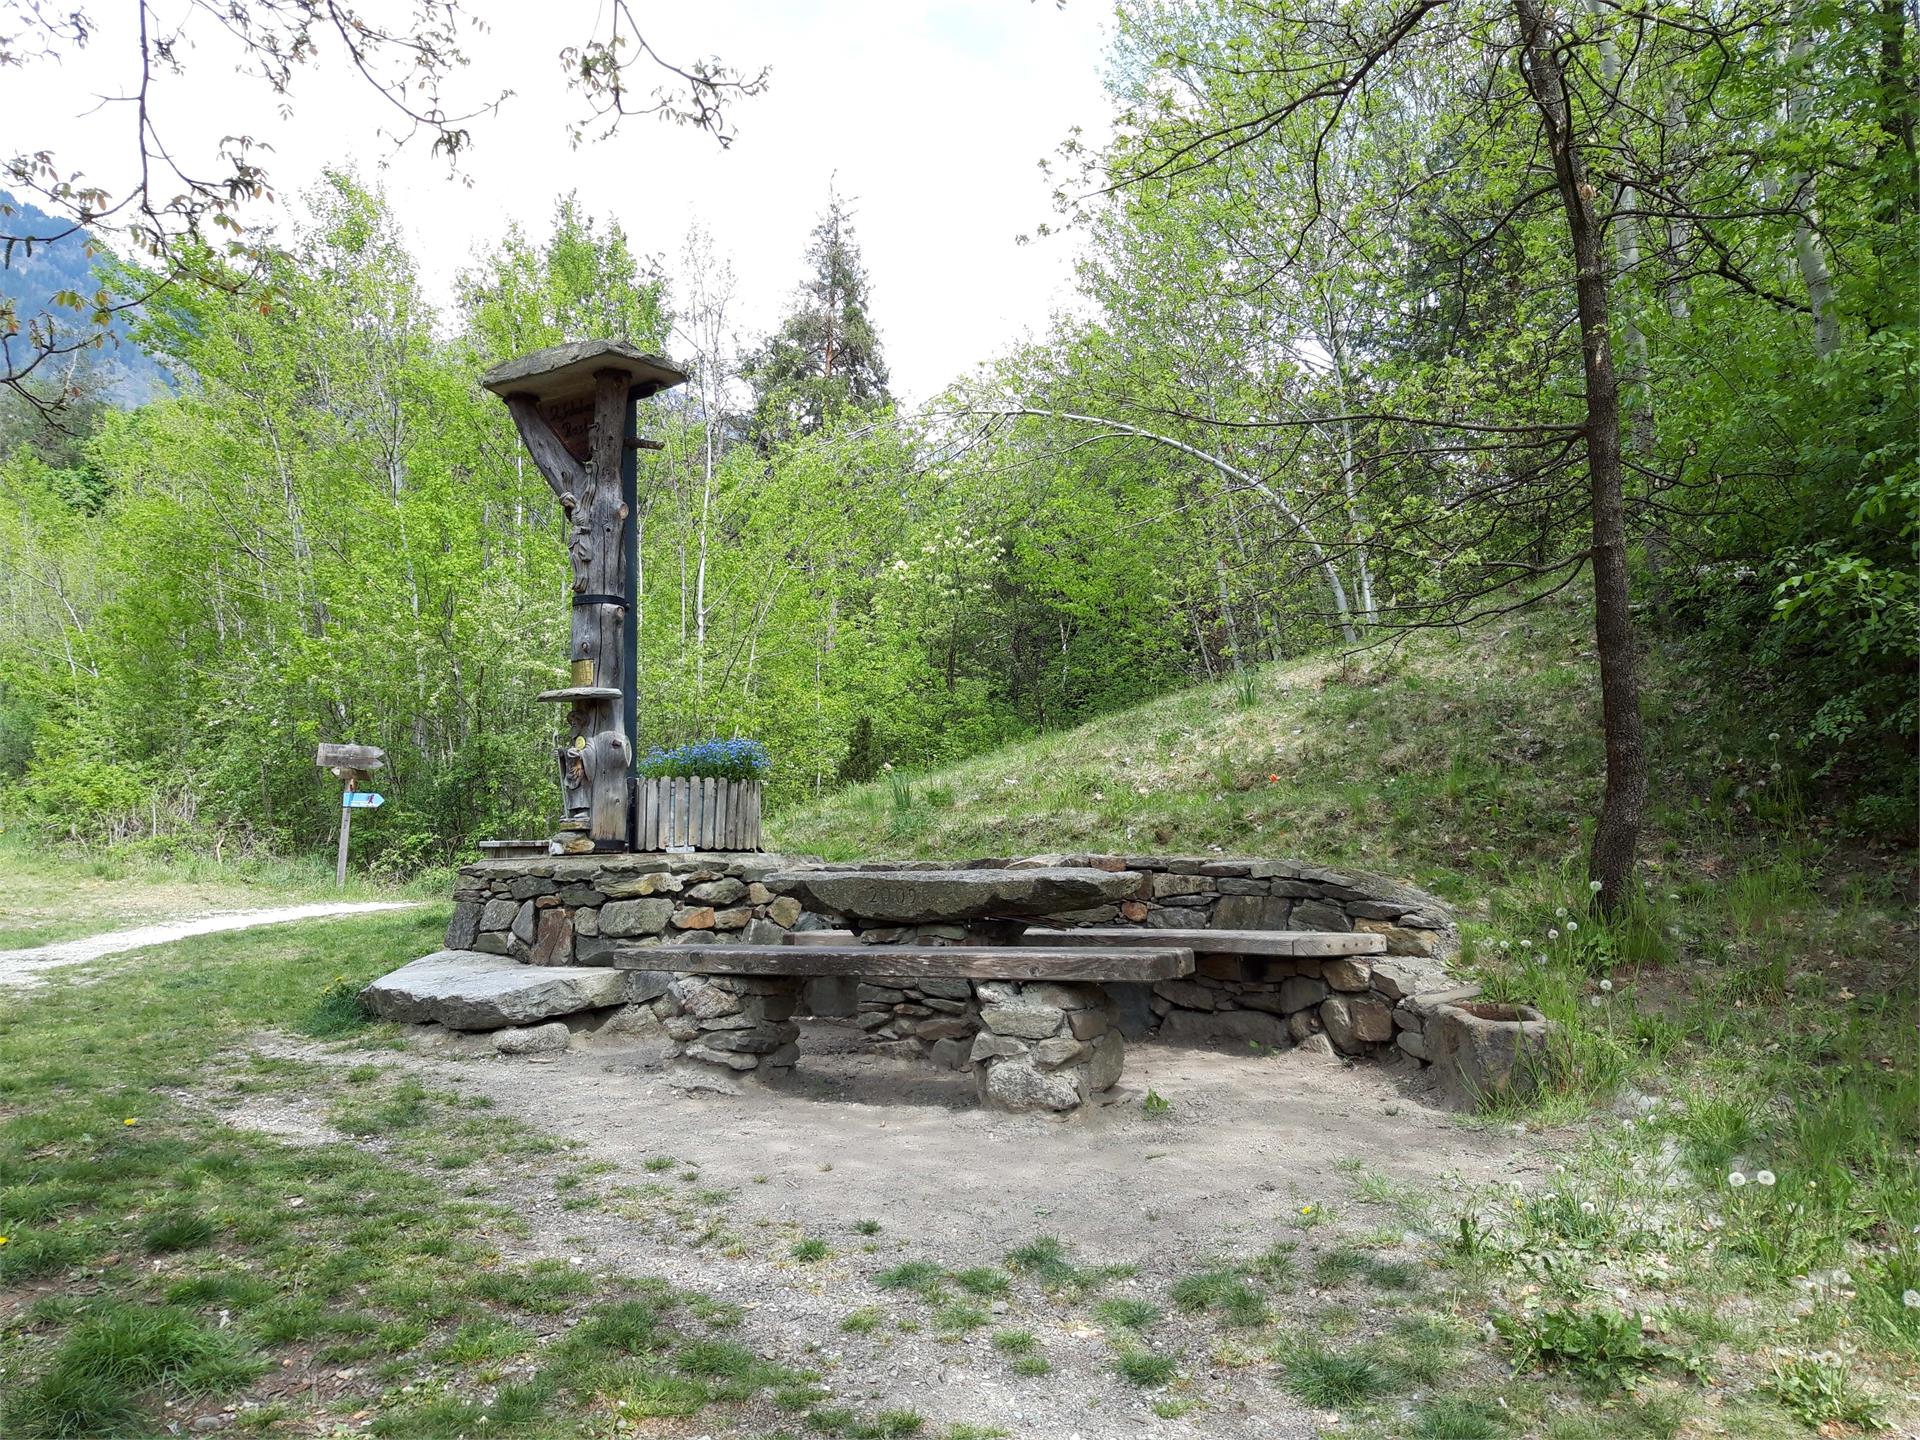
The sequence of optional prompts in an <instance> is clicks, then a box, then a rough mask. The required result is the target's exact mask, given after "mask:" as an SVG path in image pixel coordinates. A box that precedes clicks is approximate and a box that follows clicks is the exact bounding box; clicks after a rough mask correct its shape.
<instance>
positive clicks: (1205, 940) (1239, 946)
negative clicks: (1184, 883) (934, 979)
mask: <svg viewBox="0 0 1920 1440" xmlns="http://www.w3.org/2000/svg"><path fill="white" fill-rule="evenodd" d="M1019 943H1020V944H1021V945H1032V946H1036V947H1047V948H1050V949H1059V948H1062V947H1077V946H1083V945H1084V946H1087V947H1089V948H1091V949H1095V950H1114V949H1123V948H1128V947H1138V948H1139V949H1141V950H1143V951H1145V950H1158V949H1162V948H1164V947H1166V946H1170V945H1171V946H1177V947H1179V948H1181V949H1184V950H1190V951H1192V952H1193V953H1194V954H1196V955H1266V956H1274V957H1290V958H1296V959H1309V958H1312V959H1333V958H1338V957H1341V956H1346V955H1384V954H1386V953H1387V937H1386V936H1384V935H1374V934H1370V933H1369V932H1367V931H1365V930H1353V931H1334V930H1148V929H1144V928H1142V927H1139V926H1118V925H1115V926H1089V927H1088V928H1086V929H1084V930H1047V929H1039V928H1035V929H1029V930H1028V931H1027V932H1026V933H1025V934H1023V935H1022V936H1021V937H1020V942H1019ZM1157 978H1165V977H1157Z"/></svg>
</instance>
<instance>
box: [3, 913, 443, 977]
mask: <svg viewBox="0 0 1920 1440" xmlns="http://www.w3.org/2000/svg"><path fill="white" fill-rule="evenodd" d="M418 903H419V902H418V901H412V900H362V901H357V902H354V903H351V904H345V903H336V904H328V905H287V906H283V907H281V908H280V909H277V910H229V911H225V912H223V913H220V914H214V915H196V916H192V917H190V918H188V919H185V920H167V921H163V922H162V923H160V924H158V925H139V926H135V927H134V928H133V929H131V930H110V931H108V932H107V933H106V934H104V935H88V936H85V937H83V938H82V939H79V940H63V941H62V942H61V943H60V944H58V945H41V946H38V947H37V948H35V949H32V950H0V989H4V988H6V987H8V986H25V985H31V984H33V983H34V981H35V980H36V979H37V978H38V977H39V974H40V972H41V971H43V970H52V969H54V968H56V967H57V966H61V965H79V964H83V963H85V962H86V961H88V960H98V959H99V958H100V957H101V956H103V955H118V954H120V953H122V952H123V951H127V950H144V949H145V948H146V947H147V946H149V945H164V944H166V943H167V942H168V941H169V940H184V939H186V938H187V937H188V936H190V935H215V934H218V933H219V932H221V931H223V930H251V929H252V928H253V927H254V926H256V925H284V924H286V923H287V922H288V921H289V920H321V919H325V918H326V917H328V916H330V915H364V914H366V913H368V912H369V911H373V910H407V909H411V908H412V907H413V906H414V905H416V904H418Z"/></svg>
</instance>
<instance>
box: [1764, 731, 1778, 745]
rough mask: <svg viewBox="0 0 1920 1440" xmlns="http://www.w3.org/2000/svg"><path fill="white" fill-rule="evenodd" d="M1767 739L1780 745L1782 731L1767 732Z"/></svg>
mask: <svg viewBox="0 0 1920 1440" xmlns="http://www.w3.org/2000/svg"><path fill="white" fill-rule="evenodd" d="M1767 739H1769V740H1771V741H1772V742H1773V743H1774V744H1776V745H1778V744H1779V743H1780V732H1779V731H1778V730H1769V731H1768V732H1767Z"/></svg>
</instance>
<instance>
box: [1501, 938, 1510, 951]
mask: <svg viewBox="0 0 1920 1440" xmlns="http://www.w3.org/2000/svg"><path fill="white" fill-rule="evenodd" d="M1500 948H1501V949H1502V950H1511V949H1512V948H1513V942H1512V941H1511V940H1502V941H1501V942H1500Z"/></svg>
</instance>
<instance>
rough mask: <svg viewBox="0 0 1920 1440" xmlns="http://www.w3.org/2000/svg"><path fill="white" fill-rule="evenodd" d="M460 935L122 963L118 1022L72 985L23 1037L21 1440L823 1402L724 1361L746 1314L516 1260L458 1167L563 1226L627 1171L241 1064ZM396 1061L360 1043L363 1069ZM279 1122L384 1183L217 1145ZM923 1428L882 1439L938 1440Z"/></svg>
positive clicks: (24, 1019) (8, 1108) (369, 1072)
mask: <svg viewBox="0 0 1920 1440" xmlns="http://www.w3.org/2000/svg"><path fill="white" fill-rule="evenodd" d="M443 923H444V911H442V912H441V913H439V914H435V913H432V912H431V911H425V910H423V911H421V912H408V913H391V914H382V915H375V916H368V917H360V918H354V919H347V920H335V921H328V922H322V923H315V924H310V925H293V926H287V927H276V928H275V929H273V930H271V931H263V932H256V933H252V934H234V935H223V936H209V937H203V938H201V939H198V940H193V941H186V942H180V943H178V944H176V945H174V946H173V947H171V948H170V949H169V951H168V954H167V963H166V964H165V965H154V964H151V963H148V964H140V963H138V962H134V961H129V962H107V964H108V965H109V966H111V967H112V968H111V973H110V975H109V978H108V980H107V981H106V982H105V983H109V984H111V985H112V987H113V988H112V995H113V999H114V1003H113V1004H112V1005H111V1006H102V1005H100V1004H99V1003H98V1001H99V997H100V994H101V993H102V992H101V990H100V989H99V988H98V987H97V986H83V985H80V984H77V983H74V979H73V977H68V976H62V975H56V976H54V977H53V979H52V981H51V983H49V984H48V985H47V986H45V987H44V988H43V989H42V990H40V991H37V992H36V993H35V995H34V997H33V1000H32V1003H30V1004H27V1005H21V1006H15V1007H11V1008H9V1009H7V1010H5V1011H4V1012H0V1177H4V1181H3V1182H0V1236H3V1237H4V1243H3V1244H0V1285H5V1286H6V1287H8V1288H9V1289H10V1290H13V1289H15V1287H18V1286H23V1285H31V1286H33V1287H34V1291H35V1293H36V1295H37V1298H36V1300H35V1301H34V1303H33V1304H32V1305H31V1306H27V1307H25V1308H23V1309H20V1310H19V1311H18V1312H17V1314H16V1315H15V1318H14V1319H13V1320H12V1321H11V1322H10V1323H9V1324H8V1325H7V1327H6V1328H5V1329H4V1330H0V1373H4V1374H5V1375H6V1376H7V1381H8V1383H7V1386H6V1393H5V1395H4V1398H0V1432H4V1433H7V1434H18V1435H22V1436H28V1435H31V1436H49V1437H58V1436H67V1435H92V1434H109V1433H127V1434H148V1433H160V1432H161V1431H162V1430H164V1429H165V1428H166V1425H164V1424H162V1423H161V1421H160V1420H159V1419H158V1418H157V1417H158V1416H159V1415H160V1414H162V1413H164V1414H165V1415H166V1418H167V1423H168V1424H173V1425H177V1426H179V1427H181V1428H182V1429H185V1428H186V1426H187V1422H188V1421H190V1420H191V1419H192V1418H194V1417H195V1416H196V1415H197V1414H199V1413H203V1412H205V1413H211V1412H213V1411H215V1410H219V1409H223V1408H227V1407H234V1408H237V1410H238V1412H239V1416H240V1424H241V1426H242V1427H246V1428H257V1429H264V1430H269V1431H274V1430H278V1431H282V1432H296V1433H307V1432H310V1431H312V1430H314V1429H315V1428H320V1429H328V1428H331V1427H333V1426H334V1425H335V1424H336V1422H337V1420H338V1418H339V1417H340V1416H342V1415H345V1414H352V1413H356V1412H357V1413H360V1414H362V1415H363V1416H366V1417H369V1419H368V1428H369V1429H370V1430H371V1432H372V1433H374V1434H376V1435H380V1436H394V1437H441V1436H447V1435H455V1434H472V1435H480V1434H493V1433H515V1432H518V1433H524V1434H538V1435H542V1436H548V1435H552V1436H573V1435H576V1434H581V1433H584V1432H583V1427H584V1426H585V1425H586V1424H587V1422H588V1419H589V1417H592V1416H595V1415H602V1414H605V1413H608V1412H609V1411H617V1412H618V1413H620V1414H622V1415H626V1416H630V1417H633V1418H634V1419H635V1420H640V1419H644V1418H646V1417H654V1416H658V1417H690V1416H695V1415H700V1414H702V1413H703V1412H705V1411H707V1410H709V1409H715V1410H716V1413H717V1414H718V1413H724V1412H725V1411H726V1410H727V1409H728V1408H729V1407H737V1406H740V1405H743V1404H746V1403H748V1402H751V1401H754V1400H755V1399H756V1397H761V1398H764V1397H768V1396H771V1395H775V1394H778V1395H781V1396H785V1397H790V1398H791V1397H797V1396H801V1395H804V1394H806V1393H808V1387H809V1386H811V1384H812V1380H813V1377H812V1375H811V1373H810V1372H807V1371H804V1370H799V1369H795V1368H792V1367H789V1366H786V1365H783V1364H780V1363H777V1362H774V1361H769V1360H767V1359H765V1358H763V1357H761V1356H760V1355H758V1354H756V1353H755V1352H754V1351H752V1350H749V1349H748V1348H746V1347H745V1346H742V1345H740V1344H738V1343H736V1342H735V1341H732V1340H730V1339H727V1338H726V1331H727V1330H728V1329H729V1328H731V1327H732V1326H734V1325H737V1324H738V1322H739V1318H740V1312H739V1310H738V1307H735V1306H731V1305H727V1304H725V1303H723V1302H718V1301H714V1300H711V1299H709V1298H707V1297H705V1296H700V1295H692V1294H687V1293H685V1292H681V1291H677V1290H675V1289H674V1288H673V1287H671V1286H668V1285H665V1284H663V1283H661V1282H659V1281H654V1280H642V1279H635V1278H632V1277H627V1276H622V1275H619V1274H613V1273H603V1272H596V1271H590V1270H589V1269H587V1268H586V1267H584V1266H580V1265H576V1264H572V1263H569V1262H567V1261H565V1260H556V1259H537V1260H531V1261H523V1260H516V1259H513V1258H511V1252H512V1250H513V1247H514V1236H515V1232H516V1230H517V1228H518V1221H517V1217H516V1216H515V1215H514V1214H513V1213H512V1212H511V1211H510V1210H507V1209H505V1208H502V1207H499V1206H496V1205H493V1204H491V1203H488V1202H486V1201H484V1200H479V1199H473V1198H461V1197H456V1196H454V1195H453V1194H451V1193H450V1192H449V1191H448V1190H447V1189H446V1188H445V1187H444V1184H443V1182H442V1180H441V1178H440V1177H441V1176H442V1175H444V1174H445V1173H446V1172H444V1171H443V1170H442V1169H440V1168H439V1166H438V1164H437V1163H436V1162H437V1160H438V1158H439V1157H442V1156H444V1155H445V1154H446V1153H448V1151H449V1150H450V1149H456V1148H457V1149H460V1150H464V1151H467V1152H469V1153H471V1154H473V1155H474V1156H477V1157H484V1159H485V1160H486V1162H487V1164H488V1166H489V1168H490V1169H491V1170H493V1171H495V1172H500V1173H506V1172H514V1173H520V1174H526V1175H538V1176H540V1177H542V1179H543V1180H544V1181H545V1182H546V1183H548V1184H550V1185H551V1186H552V1189H553V1193H554V1194H555V1195H556V1196H563V1197H575V1196H578V1195H579V1194H580V1193H581V1191H582V1187H583V1186H585V1185H586V1184H587V1182H589V1181H590V1180H592V1179H593V1178H595V1177H596V1176H597V1175H599V1174H600V1173H603V1167H596V1166H591V1165H588V1166H575V1167H571V1168H566V1169H562V1170H558V1171H556V1168H555V1167H554V1165H553V1161H554V1157H555V1155H556V1153H557V1152H559V1151H560V1149H561V1147H560V1146H559V1145H558V1144H557V1142H554V1141H552V1140H551V1139H548V1138H547V1137H543V1136H539V1135H535V1134H533V1133H532V1132H529V1131H526V1130H524V1129H522V1128H521V1127H518V1126H516V1125H514V1124H512V1123H511V1122H505V1121H502V1120H501V1119H500V1118H499V1117H497V1116H493V1115H489V1114H486V1113H485V1109H484V1107H477V1106H476V1105H475V1104H474V1103H473V1102H472V1101H469V1100H467V1099H466V1098H464V1097H462V1096H461V1095H459V1094H457V1093H453V1092H442V1091H438V1090H435V1089H432V1088H430V1087H428V1086H425V1085H423V1084H421V1083H420V1082H419V1081H418V1080H416V1079H413V1078H411V1077H408V1076H406V1075H404V1074H401V1073H399V1072H397V1071H395V1070H393V1069H392V1068H390V1067H386V1066H380V1065H373V1064H368V1065H361V1066H353V1067H338V1068H333V1067H327V1068H322V1067H315V1066H309V1065H305V1064H300V1063H296V1062H291V1061H286V1060H280V1059H276V1058H272V1057H270V1056H262V1055H259V1054H257V1053H255V1052H252V1051H251V1050H250V1049H249V1048H248V1047H247V1046H246V1045H245V1044H244V1043H242V1042H243V1037H245V1036H247V1035H249V1034H252V1033H255V1032H257V1031H258V1030H259V1029H261V1028H262V1027H263V1026H267V1025H274V1024H279V1025H284V1026H287V1027H289V1028H292V1027H294V1026H296V1025H298V1023H299V1022H300V1020H301V1019H302V1018H303V1017H304V1016H306V1015H307V1014H308V1013H310V1011H311V1009H312V1006H313V1004H314V998H315V996H317V995H319V994H321V993H322V992H323V991H324V990H325V989H326V988H327V987H328V986H329V985H331V984H333V983H334V977H336V976H341V975H345V976H347V977H349V979H350V980H351V981H354V982H357V983H364V981H365V980H366V979H369V978H371V977H372V976H373V975H376V974H379V973H382V972H384V971H385V970H388V969H391V968H392V967H393V966H394V965H396V964H398V963H400V962H401V961H403V960H405V959H407V958H411V957H412V956H414V955H417V954H419V953H421V952H422V951H424V950H427V949H431V948H433V946H434V945H435V944H436V943H437V939H438V930H439V927H440V926H441V925H442V924H443ZM382 1034H383V1031H382V1030H381V1029H380V1028H379V1027H374V1026H369V1025H367V1024H366V1022H365V1021H364V1020H363V1019H357V1020H356V1023H355V1026H354V1033H353V1034H351V1035H349V1036H348V1037H347V1040H346V1043H349V1044H372V1045H377V1044H379V1043H381V1036H382ZM189 1090H191V1091H192V1092H194V1093H195V1094H196V1095H197V1096H198V1097H201V1098H197V1099H195V1100H194V1101H192V1102H191V1103H189V1102H188V1101H186V1100H184V1099H182V1098H181V1097H182V1096H183V1095H184V1094H185V1093H187V1092H188V1091H189ZM281 1092H289V1093H293V1092H297V1093H298V1094H299V1095H300V1097H301V1098H302V1100H303V1102H305V1103H307V1104H309V1105H312V1104H315V1103H317V1104H319V1105H320V1106H321V1107H323V1108H325V1109H326V1110H327V1113H329V1114H330V1115H331V1117H332V1118H333V1120H334V1121H335V1123H336V1124H337V1125H338V1126H339V1128H340V1129H341V1131H342V1132H343V1133H346V1134H349V1135H364V1136H367V1137H370V1138H373V1139H376V1140H377V1141H378V1143H379V1145H380V1146H381V1147H382V1150H383V1151H384V1152H385V1153H375V1152H374V1151H372V1150H370V1149H366V1148H362V1147H361V1146H359V1145H356V1144H353V1143H347V1142H337V1143H324V1144H315V1145H307V1146H294V1145H290V1144H287V1143H285V1142H283V1141H281V1140H278V1139H276V1138H273V1137H272V1136H269V1135H266V1134H263V1133H260V1132H258V1131H256V1130H251V1129H237V1128H236V1129H230V1128H228V1127H226V1126H224V1125H223V1124H221V1123H220V1120H219V1116H218V1113H217V1109H218V1106H219V1105H221V1104H223V1103H227V1104H231V1103H240V1102H251V1101H258V1100H261V1099H269V1100H270V1099H272V1098H273V1097H274V1096H275V1095H277V1094H279V1093H281ZM803 1243H804V1242H803ZM16 1293H19V1292H17V1291H16ZM509 1371H511V1372H513V1373H508V1372H509ZM811 1403H812V1402H807V1404H808V1405H811ZM162 1406H166V1407H170V1408H168V1409H166V1410H165V1411H164V1412H162V1410H161V1408H160V1407H162ZM803 1408H804V1407H803ZM903 1423H904V1422H901V1421H899V1420H897V1419H896V1420H887V1421H882V1420H866V1419H861V1420H859V1421H858V1424H859V1425H861V1426H872V1425H878V1424H884V1425H888V1426H892V1427H893V1428H891V1429H883V1430H873V1431H871V1433H876V1434H878V1433H886V1434H909V1433H913V1432H912V1431H911V1430H908V1429H905V1428H901V1427H902V1425H903ZM847 1433H849V1434H865V1433H869V1431H868V1430H865V1429H855V1430H849V1431H847Z"/></svg>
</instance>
